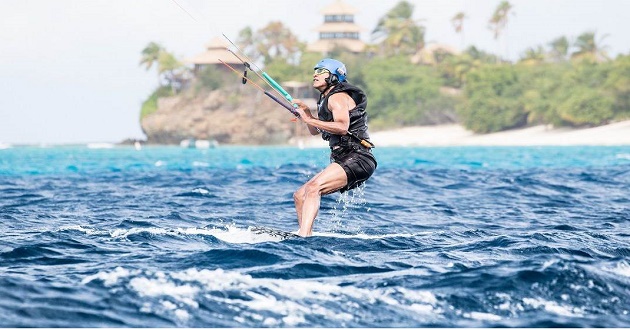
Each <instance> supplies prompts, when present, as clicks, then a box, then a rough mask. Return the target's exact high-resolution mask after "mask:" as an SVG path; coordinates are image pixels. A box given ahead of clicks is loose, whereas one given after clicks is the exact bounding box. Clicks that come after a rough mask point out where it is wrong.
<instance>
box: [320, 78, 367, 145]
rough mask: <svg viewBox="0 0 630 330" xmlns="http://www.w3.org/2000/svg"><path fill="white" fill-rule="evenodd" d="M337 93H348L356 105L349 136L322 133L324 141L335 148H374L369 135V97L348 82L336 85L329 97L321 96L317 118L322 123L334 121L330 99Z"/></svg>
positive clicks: (351, 111)
mask: <svg viewBox="0 0 630 330" xmlns="http://www.w3.org/2000/svg"><path fill="white" fill-rule="evenodd" d="M337 93H347V94H348V95H349V96H350V97H351V98H352V99H353V100H354V103H355V104H356V107H354V108H353V109H352V110H350V126H349V127H348V134H347V135H336V134H332V133H329V132H326V131H322V130H320V131H321V133H322V139H324V140H325V141H328V145H329V146H330V147H331V148H333V147H336V146H363V147H365V148H367V149H369V148H373V147H374V145H373V144H372V143H371V142H370V141H369V139H370V136H369V135H368V133H367V129H368V126H367V112H366V111H365V109H366V107H367V96H366V95H365V93H364V92H363V91H362V90H361V89H359V88H358V87H356V86H353V85H350V84H349V83H347V82H340V83H338V84H337V85H335V86H334V87H333V88H332V90H330V92H329V93H328V95H324V94H321V95H320V96H319V100H318V101H317V117H318V118H319V120H321V121H328V122H331V121H334V117H333V114H332V111H330V110H329V109H328V99H329V98H330V97H331V96H332V95H333V94H337Z"/></svg>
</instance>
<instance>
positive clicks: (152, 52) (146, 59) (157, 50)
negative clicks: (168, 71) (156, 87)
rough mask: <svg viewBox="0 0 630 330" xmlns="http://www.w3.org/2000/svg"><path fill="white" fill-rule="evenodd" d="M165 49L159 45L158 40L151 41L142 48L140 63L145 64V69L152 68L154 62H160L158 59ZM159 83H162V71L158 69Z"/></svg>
mask: <svg viewBox="0 0 630 330" xmlns="http://www.w3.org/2000/svg"><path fill="white" fill-rule="evenodd" d="M163 51H164V47H162V46H161V45H159V44H158V43H156V42H150V43H149V44H148V45H147V46H146V47H144V49H143V50H142V53H141V54H142V57H141V58H140V65H143V64H144V66H145V69H146V70H147V71H148V70H150V69H151V68H152V67H153V65H154V64H157V63H158V59H159V58H160V54H161V53H162V52H163ZM157 76H158V84H159V83H160V72H159V70H158V75H157Z"/></svg>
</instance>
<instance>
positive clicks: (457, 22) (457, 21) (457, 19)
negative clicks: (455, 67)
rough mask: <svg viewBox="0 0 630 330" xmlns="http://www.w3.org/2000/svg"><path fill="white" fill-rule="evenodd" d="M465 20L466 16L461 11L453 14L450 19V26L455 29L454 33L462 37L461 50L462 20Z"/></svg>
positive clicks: (462, 45) (462, 44)
mask: <svg viewBox="0 0 630 330" xmlns="http://www.w3.org/2000/svg"><path fill="white" fill-rule="evenodd" d="M466 18H468V17H466V14H465V13H464V12H463V11H460V12H459V13H457V14H455V16H453V18H451V24H452V25H453V28H454V29H455V33H459V34H460V35H461V36H462V39H461V45H460V47H461V48H463V47H464V20H465V19H466Z"/></svg>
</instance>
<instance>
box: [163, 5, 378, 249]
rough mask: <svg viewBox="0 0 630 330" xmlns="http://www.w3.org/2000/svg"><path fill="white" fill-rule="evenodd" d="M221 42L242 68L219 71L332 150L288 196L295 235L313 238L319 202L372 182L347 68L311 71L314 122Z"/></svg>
mask: <svg viewBox="0 0 630 330" xmlns="http://www.w3.org/2000/svg"><path fill="white" fill-rule="evenodd" d="M172 1H173V2H174V3H175V4H176V5H177V6H178V7H179V8H181V9H182V10H183V11H184V12H186V13H187V14H188V16H190V17H191V18H192V19H193V20H194V21H197V19H195V17H194V16H193V15H192V14H191V13H190V12H189V11H188V10H186V8H184V7H183V6H182V5H181V4H180V3H179V2H177V0H172ZM223 37H225V39H226V40H227V41H229V42H230V44H232V46H234V48H236V49H237V50H238V52H239V53H240V54H241V56H242V57H241V56H239V55H238V54H237V53H236V52H234V51H232V50H231V49H229V48H226V50H228V51H229V52H231V53H232V54H233V55H234V56H235V57H236V58H238V59H239V60H240V61H241V62H243V66H244V67H245V70H244V71H243V74H242V75H241V74H240V73H239V72H238V70H236V69H235V68H234V67H232V66H231V65H229V64H227V63H225V62H224V61H223V60H221V59H219V61H220V62H221V63H222V64H223V65H225V66H226V67H228V68H229V69H230V70H232V71H233V72H234V73H236V74H237V75H239V76H240V77H241V79H242V82H243V84H246V83H247V82H252V85H253V86H254V87H256V88H257V89H259V90H260V91H261V92H263V93H264V94H265V95H266V96H268V97H269V98H271V99H273V100H274V101H275V102H277V103H278V104H279V105H281V106H283V107H284V108H285V109H287V110H288V111H289V112H291V113H292V114H293V115H294V116H295V117H297V118H300V119H301V120H302V121H303V122H304V123H305V124H306V125H307V127H308V130H309V132H310V133H311V134H312V135H317V134H321V135H322V138H323V139H324V140H326V141H328V144H329V146H330V149H331V156H330V160H331V164H330V165H328V166H327V167H326V168H325V169H323V170H322V171H321V172H319V173H318V174H317V175H315V176H314V177H313V178H311V179H310V180H308V181H307V182H306V183H305V184H304V185H302V186H301V187H300V188H299V189H298V190H297V191H295V193H294V194H293V199H294V202H295V210H296V212H297V218H298V225H299V227H300V228H299V230H298V235H300V236H303V237H307V236H311V235H312V234H313V222H314V221H315V217H317V213H318V212H319V206H320V202H321V196H322V195H328V194H332V193H334V192H337V191H340V192H342V193H343V192H345V191H348V190H350V189H354V188H356V187H359V186H361V185H362V184H363V183H364V182H365V181H366V180H367V179H368V178H369V177H370V176H372V174H373V173H374V170H375V169H376V166H377V163H376V159H375V158H374V156H373V155H372V151H371V149H372V148H374V144H372V142H370V140H369V139H370V136H369V134H368V132H367V129H368V126H367V113H366V107H367V96H366V95H365V93H364V92H363V91H362V90H361V89H359V88H358V87H356V86H353V85H351V84H350V83H348V80H347V70H346V66H345V65H344V64H343V63H342V62H340V61H338V60H335V59H331V58H325V59H323V60H321V61H319V62H318V63H317V64H316V65H315V67H314V70H315V72H314V73H313V87H314V88H315V89H317V90H318V91H319V92H320V97H319V101H318V102H317V118H316V117H313V115H312V114H311V111H310V109H309V108H308V106H307V105H306V104H304V102H302V101H301V100H298V99H293V98H292V96H291V95H290V94H289V93H287V91H285V90H284V89H283V88H282V86H280V84H278V83H277V82H276V81H275V80H274V79H273V78H271V77H270V76H269V75H268V74H267V73H266V72H264V71H263V70H261V69H260V68H259V67H258V66H257V65H256V64H255V63H254V62H253V61H252V60H251V59H249V58H248V57H247V55H245V54H244V53H243V51H242V50H241V49H240V48H239V47H238V46H237V45H236V44H235V43H234V42H232V40H230V39H229V38H228V37H227V36H226V35H225V34H223ZM252 65H253V66H254V68H255V69H254V68H253V67H252ZM247 70H249V71H251V72H253V73H254V74H255V75H256V76H257V77H258V78H260V79H261V80H262V81H264V82H265V83H266V84H267V85H269V87H271V88H272V91H273V92H275V93H276V94H277V95H278V96H279V97H280V98H278V97H277V96H275V95H273V94H272V93H271V92H268V91H266V90H265V89H264V88H262V87H261V86H259V85H258V84H256V83H254V82H253V81H251V79H250V78H248V77H247ZM287 102H288V104H287ZM262 229H263V230H262V231H263V232H270V230H267V229H265V228H262ZM271 232H274V231H271ZM285 234H286V233H285Z"/></svg>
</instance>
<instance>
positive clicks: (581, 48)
mask: <svg viewBox="0 0 630 330" xmlns="http://www.w3.org/2000/svg"><path fill="white" fill-rule="evenodd" d="M606 37H608V35H607V34H606V35H604V36H602V37H601V38H599V39H597V37H596V35H595V32H592V31H589V32H584V33H582V34H581V35H579V36H578V37H577V39H576V40H575V47H576V48H577V51H575V52H574V53H573V54H571V57H572V58H574V59H587V60H591V61H595V62H603V61H605V60H608V59H609V57H608V52H607V49H608V46H605V45H604V44H603V42H604V39H606Z"/></svg>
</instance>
